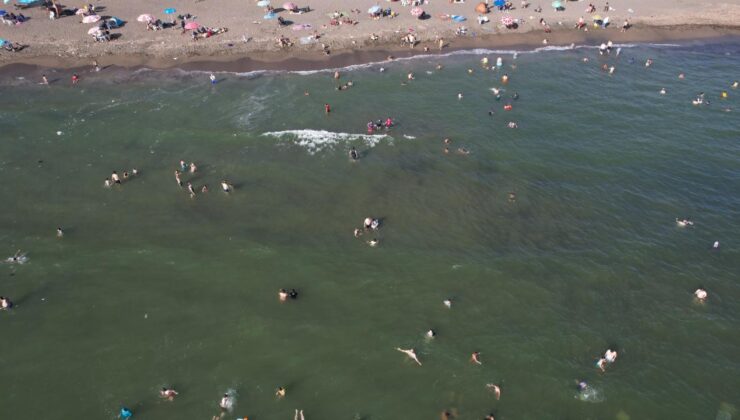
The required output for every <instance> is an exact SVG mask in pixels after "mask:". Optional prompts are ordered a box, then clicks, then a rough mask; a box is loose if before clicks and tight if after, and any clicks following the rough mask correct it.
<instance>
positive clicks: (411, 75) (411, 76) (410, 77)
mask: <svg viewBox="0 0 740 420" xmlns="http://www.w3.org/2000/svg"><path fill="white" fill-rule="evenodd" d="M406 78H407V79H408V80H414V73H409V74H407V75H406Z"/></svg>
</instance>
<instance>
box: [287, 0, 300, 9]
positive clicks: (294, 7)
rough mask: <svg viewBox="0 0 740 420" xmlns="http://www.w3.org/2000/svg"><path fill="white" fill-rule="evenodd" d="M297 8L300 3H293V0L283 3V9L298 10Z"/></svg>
mask: <svg viewBox="0 0 740 420" xmlns="http://www.w3.org/2000/svg"><path fill="white" fill-rule="evenodd" d="M297 8H298V5H297V4H295V3H293V2H292V1H289V2H287V3H284V4H283V9H285V10H296V9H297Z"/></svg>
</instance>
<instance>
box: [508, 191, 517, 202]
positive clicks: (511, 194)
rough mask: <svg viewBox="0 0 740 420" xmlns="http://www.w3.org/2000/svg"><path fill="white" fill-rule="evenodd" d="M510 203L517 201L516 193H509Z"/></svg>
mask: <svg viewBox="0 0 740 420" xmlns="http://www.w3.org/2000/svg"><path fill="white" fill-rule="evenodd" d="M509 201H510V202H512V203H513V202H514V201H516V193H515V192H510V193H509Z"/></svg>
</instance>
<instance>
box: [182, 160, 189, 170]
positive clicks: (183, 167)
mask: <svg viewBox="0 0 740 420" xmlns="http://www.w3.org/2000/svg"><path fill="white" fill-rule="evenodd" d="M180 170H181V171H182V172H187V170H188V165H186V164H185V161H184V160H182V159H180Z"/></svg>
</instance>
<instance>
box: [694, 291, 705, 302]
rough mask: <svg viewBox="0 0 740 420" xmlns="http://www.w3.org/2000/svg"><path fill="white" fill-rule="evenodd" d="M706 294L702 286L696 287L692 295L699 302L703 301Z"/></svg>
mask: <svg viewBox="0 0 740 420" xmlns="http://www.w3.org/2000/svg"><path fill="white" fill-rule="evenodd" d="M707 296H708V294H707V291H706V290H704V289H702V288H699V289H696V291H694V297H696V299H697V300H698V301H699V302H704V301H705V300H707Z"/></svg>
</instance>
